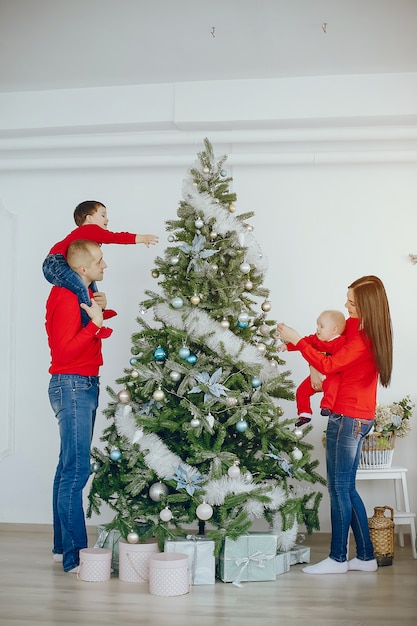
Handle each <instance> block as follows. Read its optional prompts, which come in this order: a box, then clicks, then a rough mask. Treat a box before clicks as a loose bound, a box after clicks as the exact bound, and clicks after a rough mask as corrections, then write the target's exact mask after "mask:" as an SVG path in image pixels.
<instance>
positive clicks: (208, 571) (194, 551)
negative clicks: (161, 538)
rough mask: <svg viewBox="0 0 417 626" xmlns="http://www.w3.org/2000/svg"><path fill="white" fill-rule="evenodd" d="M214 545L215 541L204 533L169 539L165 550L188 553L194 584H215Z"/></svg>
mask: <svg viewBox="0 0 417 626" xmlns="http://www.w3.org/2000/svg"><path fill="white" fill-rule="evenodd" d="M214 547H215V546H214V541H212V540H211V539H209V538H208V537H205V536H204V535H187V537H183V538H177V539H167V540H166V541H165V546H164V552H179V553H183V554H187V555H188V559H189V564H190V573H191V582H192V584H193V585H214V582H215V558H214Z"/></svg>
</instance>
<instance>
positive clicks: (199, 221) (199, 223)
mask: <svg viewBox="0 0 417 626" xmlns="http://www.w3.org/2000/svg"><path fill="white" fill-rule="evenodd" d="M194 226H195V227H196V228H203V226H204V222H203V220H202V219H200V218H198V219H196V220H195V222H194Z"/></svg>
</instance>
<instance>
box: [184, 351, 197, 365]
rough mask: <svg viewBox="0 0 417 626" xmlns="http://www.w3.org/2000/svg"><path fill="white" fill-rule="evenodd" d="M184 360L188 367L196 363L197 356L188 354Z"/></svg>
mask: <svg viewBox="0 0 417 626" xmlns="http://www.w3.org/2000/svg"><path fill="white" fill-rule="evenodd" d="M185 360H186V361H187V363H189V364H190V365H195V364H196V363H197V355H196V354H193V353H190V354H189V356H187V358H186V359H185Z"/></svg>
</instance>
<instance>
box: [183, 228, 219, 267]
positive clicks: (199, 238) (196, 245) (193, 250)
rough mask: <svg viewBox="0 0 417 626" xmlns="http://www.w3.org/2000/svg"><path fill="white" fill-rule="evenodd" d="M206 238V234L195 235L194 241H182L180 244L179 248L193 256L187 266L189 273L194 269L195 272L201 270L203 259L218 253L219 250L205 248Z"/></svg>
mask: <svg viewBox="0 0 417 626" xmlns="http://www.w3.org/2000/svg"><path fill="white" fill-rule="evenodd" d="M206 241H207V240H206V238H205V237H204V235H195V236H194V239H193V243H192V244H191V245H190V244H189V243H185V242H182V243H180V244H179V246H178V247H179V249H180V250H182V251H183V252H185V254H188V255H190V256H191V261H190V262H189V264H188V267H187V273H188V272H189V271H190V270H191V269H193V270H194V271H195V272H199V271H200V269H201V265H202V261H204V260H205V259H208V258H209V257H211V256H213V254H216V253H217V250H207V249H206V248H205V244H206Z"/></svg>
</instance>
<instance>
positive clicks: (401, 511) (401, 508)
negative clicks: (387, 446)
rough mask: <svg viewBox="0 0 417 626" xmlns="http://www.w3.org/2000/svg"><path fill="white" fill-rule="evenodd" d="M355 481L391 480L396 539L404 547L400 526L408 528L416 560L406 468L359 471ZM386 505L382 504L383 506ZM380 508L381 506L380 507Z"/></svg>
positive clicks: (413, 526) (412, 516)
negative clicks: (393, 495)
mask: <svg viewBox="0 0 417 626" xmlns="http://www.w3.org/2000/svg"><path fill="white" fill-rule="evenodd" d="M356 480H393V481H394V489H395V507H394V508H395V511H394V523H395V525H396V526H398V538H399V543H400V546H401V547H404V532H403V530H402V528H401V527H402V526H404V525H408V526H410V536H411V549H412V551H413V557H414V558H415V559H417V549H416V526H415V517H416V514H415V513H411V511H410V501H409V499H408V489H407V468H406V467H400V466H393V467H388V468H387V469H359V470H358V471H357V473H356ZM385 504H386V503H384V505H385ZM381 506H382V505H381Z"/></svg>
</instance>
